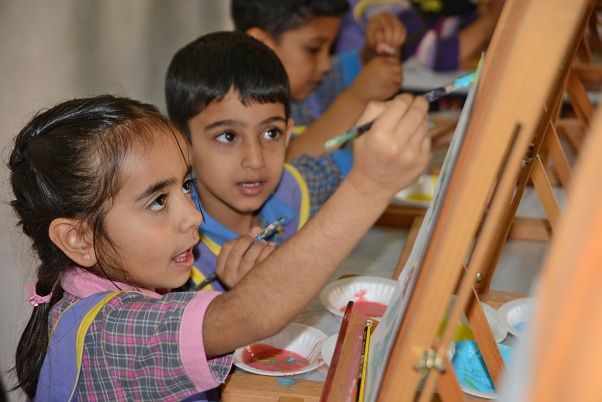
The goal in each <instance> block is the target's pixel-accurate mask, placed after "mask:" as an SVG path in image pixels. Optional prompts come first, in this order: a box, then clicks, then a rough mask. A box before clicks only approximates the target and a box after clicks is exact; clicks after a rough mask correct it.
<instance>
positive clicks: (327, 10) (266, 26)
mask: <svg viewBox="0 0 602 402" xmlns="http://www.w3.org/2000/svg"><path fill="white" fill-rule="evenodd" d="M349 9H350V6H349V3H347V0H232V2H231V7H230V16H231V17H232V21H233V22H234V27H235V28H236V30H238V31H242V32H246V31H247V30H249V29H250V28H261V29H263V30H264V31H266V32H267V33H269V34H270V36H272V38H273V39H274V40H278V39H280V37H281V35H282V34H283V33H284V32H286V31H290V30H292V29H296V28H298V27H300V26H302V25H305V24H306V23H308V22H310V21H311V20H312V19H313V18H315V17H341V16H343V15H345V13H347V12H348V11H349Z"/></svg>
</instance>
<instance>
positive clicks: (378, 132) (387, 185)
mask: <svg viewBox="0 0 602 402" xmlns="http://www.w3.org/2000/svg"><path fill="white" fill-rule="evenodd" d="M427 111H428V102H427V101H426V100H425V99H424V98H423V97H422V96H417V97H413V96H412V95H409V94H402V95H398V96H396V97H395V98H394V99H393V100H391V101H390V102H388V103H387V105H386V106H385V108H384V110H383V111H382V113H381V114H380V115H379V116H378V118H377V119H376V121H375V122H374V124H373V125H372V128H371V129H370V130H369V131H368V132H367V133H366V134H364V135H362V136H360V137H358V138H356V139H355V140H354V144H353V153H354V162H353V168H352V170H351V172H350V174H349V176H348V178H347V179H346V180H349V181H351V182H352V183H353V185H354V186H355V187H356V188H358V189H359V190H360V191H362V192H372V193H381V194H384V195H385V196H388V197H392V196H393V195H394V194H395V193H397V192H398V191H400V190H402V189H403V188H405V187H407V186H408V185H409V184H411V183H412V182H413V181H414V180H415V179H416V178H417V177H418V175H420V174H421V173H422V172H423V171H424V169H425V167H426V164H427V163H428V160H429V157H430V149H431V141H430V138H429V136H428V135H427V129H428V124H427ZM367 113H372V114H373V113H374V109H367ZM363 119H364V117H362V118H360V120H363Z"/></svg>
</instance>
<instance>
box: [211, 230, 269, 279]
mask: <svg viewBox="0 0 602 402" xmlns="http://www.w3.org/2000/svg"><path fill="white" fill-rule="evenodd" d="M260 232H261V228H259V227H254V228H253V229H252V230H251V231H250V232H249V233H248V234H246V235H242V236H240V237H238V238H236V239H232V240H230V241H227V242H226V243H224V245H223V246H222V249H221V251H220V253H219V255H218V256H217V265H216V267H215V272H216V274H217V276H218V277H219V279H220V280H221V281H222V282H223V283H224V285H226V286H227V287H228V288H233V287H234V286H235V285H236V284H237V283H238V282H239V281H240V280H241V279H242V277H243V276H245V275H246V274H247V272H249V271H250V270H251V269H252V268H253V267H254V266H255V265H257V264H258V263H259V262H261V261H263V260H264V259H265V258H266V257H267V256H268V255H270V254H271V253H272V251H274V249H275V248H276V246H275V245H274V243H268V242H266V241H265V240H261V241H258V242H257V243H253V240H254V239H255V236H257V235H258V234H259V233H260Z"/></svg>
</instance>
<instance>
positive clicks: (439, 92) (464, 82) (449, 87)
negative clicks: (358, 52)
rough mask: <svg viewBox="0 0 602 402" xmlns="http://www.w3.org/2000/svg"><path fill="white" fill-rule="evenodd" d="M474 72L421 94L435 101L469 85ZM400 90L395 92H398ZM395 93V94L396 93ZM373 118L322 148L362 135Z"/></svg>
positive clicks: (329, 147) (370, 124)
mask: <svg viewBox="0 0 602 402" xmlns="http://www.w3.org/2000/svg"><path fill="white" fill-rule="evenodd" d="M475 73H476V71H475V72H472V73H468V74H465V75H463V76H461V77H458V78H456V79H455V80H453V81H452V82H450V83H448V84H445V85H443V86H442V87H438V88H435V89H433V90H430V91H428V92H427V93H425V94H423V95H422V96H423V97H424V98H425V99H426V100H427V101H429V102H433V101H436V100H437V99H439V98H441V97H443V96H445V95H447V94H450V93H452V92H454V91H455V90H457V89H460V88H462V87H466V86H468V85H470V83H471V82H472V81H473V80H474V77H475ZM400 93H401V90H400V91H399V92H398V93H397V94H400ZM397 94H396V95H397ZM374 121H375V120H371V121H369V122H368V123H366V124H363V125H361V126H353V127H351V128H350V129H349V130H347V131H345V132H344V133H343V134H341V135H338V136H336V137H334V138H331V139H330V140H328V141H326V142H325V143H324V148H326V149H331V148H334V147H336V146H337V145H342V144H345V143H346V142H347V141H351V140H352V139H354V138H356V137H358V136H360V135H362V134H363V133H365V132H366V131H368V130H370V128H371V127H372V124H373V123H374Z"/></svg>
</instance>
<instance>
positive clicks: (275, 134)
mask: <svg viewBox="0 0 602 402" xmlns="http://www.w3.org/2000/svg"><path fill="white" fill-rule="evenodd" d="M281 135H282V131H280V129H277V128H271V129H269V130H267V131H266V132H264V133H263V138H265V139H268V140H275V139H277V138H279V137H280V136H281Z"/></svg>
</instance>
